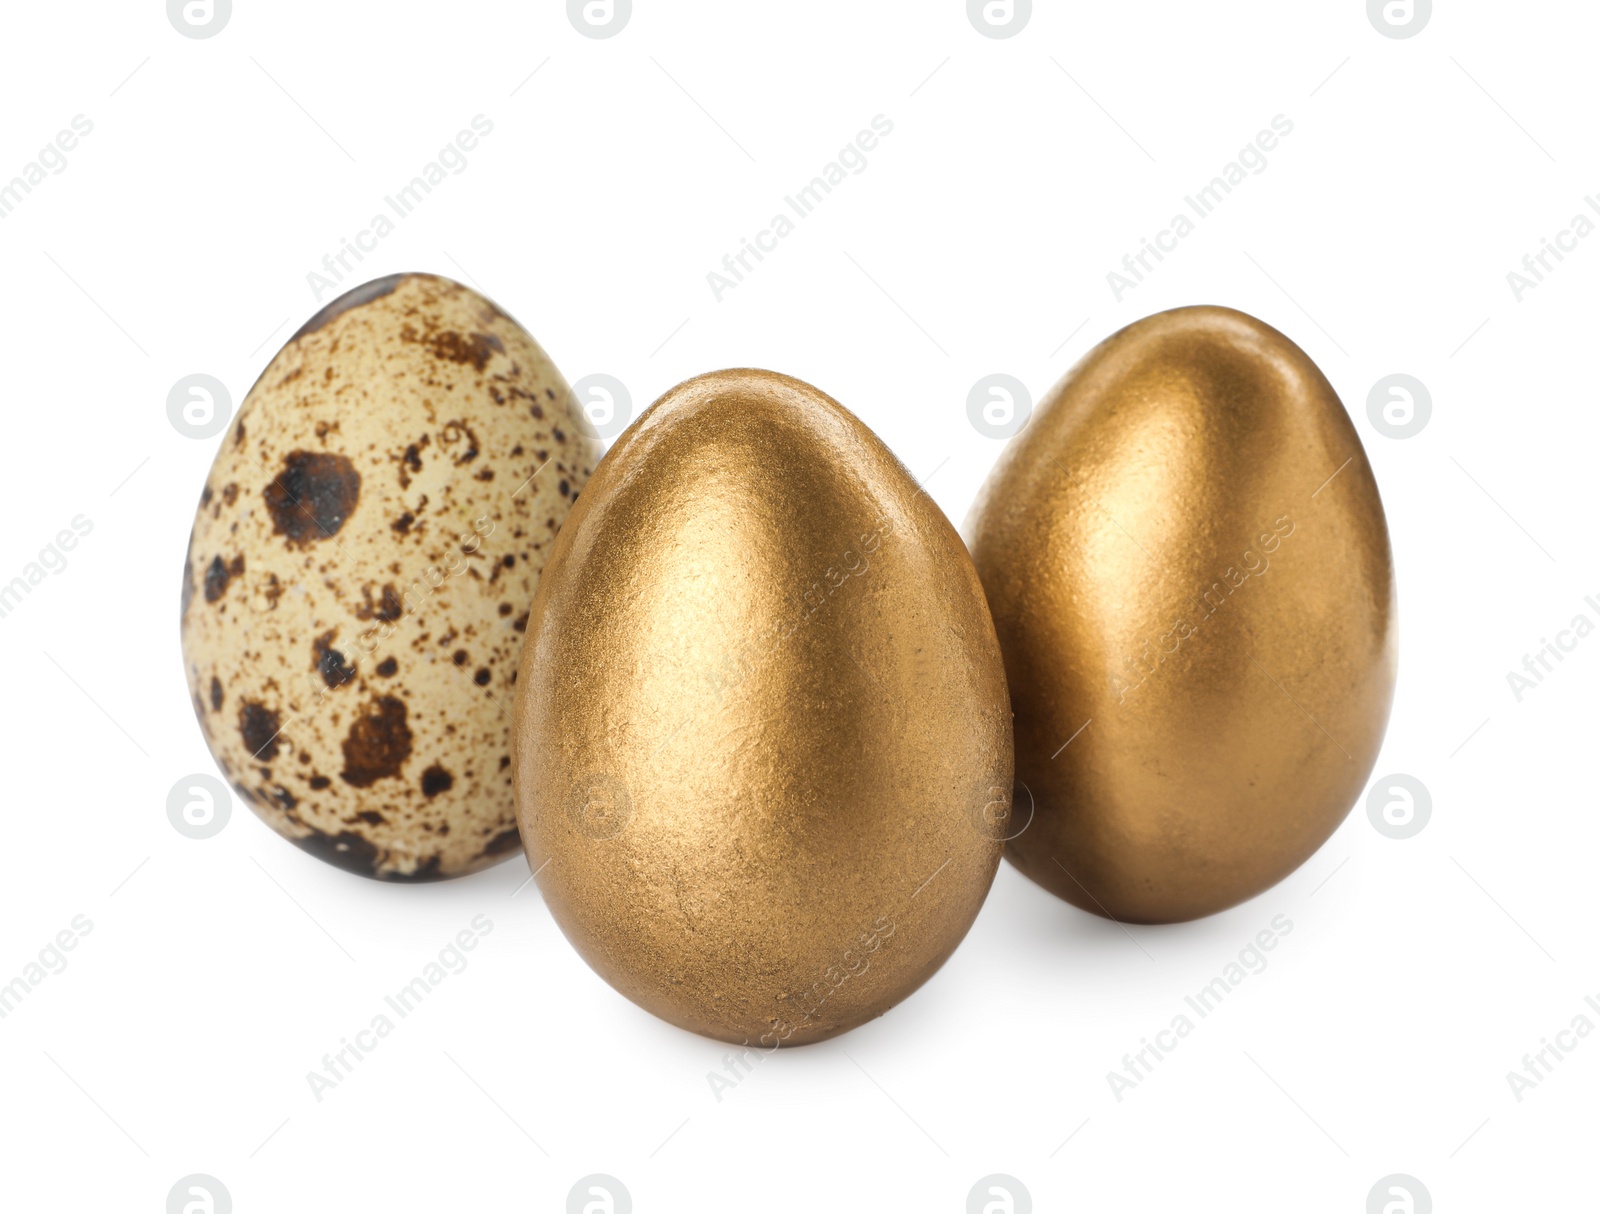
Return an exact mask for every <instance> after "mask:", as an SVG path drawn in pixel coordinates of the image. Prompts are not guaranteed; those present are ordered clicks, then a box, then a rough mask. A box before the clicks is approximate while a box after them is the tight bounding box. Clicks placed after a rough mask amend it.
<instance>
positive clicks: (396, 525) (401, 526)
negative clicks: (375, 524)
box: [389, 510, 417, 535]
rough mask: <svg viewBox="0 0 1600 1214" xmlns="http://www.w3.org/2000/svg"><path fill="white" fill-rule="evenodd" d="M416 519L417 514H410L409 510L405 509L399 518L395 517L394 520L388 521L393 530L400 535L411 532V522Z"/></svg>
mask: <svg viewBox="0 0 1600 1214" xmlns="http://www.w3.org/2000/svg"><path fill="white" fill-rule="evenodd" d="M416 521H417V516H416V515H414V514H412V513H411V511H409V510H407V511H406V512H405V513H404V514H402V515H401V516H400V517H399V518H397V519H395V521H394V522H392V523H390V524H389V526H390V527H391V528H392V529H393V530H395V531H397V532H399V533H400V534H401V535H408V534H410V532H411V524H412V523H414V522H416Z"/></svg>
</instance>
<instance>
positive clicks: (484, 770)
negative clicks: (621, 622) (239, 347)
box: [181, 274, 597, 881]
mask: <svg viewBox="0 0 1600 1214" xmlns="http://www.w3.org/2000/svg"><path fill="white" fill-rule="evenodd" d="M596 458H597V451H596V450H595V448H594V444H593V443H592V440H591V439H590V438H588V437H586V431H585V430H584V429H583V428H582V426H581V424H574V419H573V417H572V416H571V415H570V414H569V391H568V388H567V384H566V381H565V380H563V379H562V377H561V374H560V372H559V371H557V370H556V368H555V366H554V365H553V364H552V363H551V362H550V360H549V358H547V357H546V356H545V353H544V351H543V350H541V349H540V348H539V346H538V344H537V343H536V342H535V341H534V340H533V338H532V337H530V336H529V335H528V334H527V333H526V332H525V331H524V330H523V329H522V327H521V326H520V325H518V324H517V322H516V321H514V320H513V319H511V317H509V316H507V315H506V314H505V313H504V312H502V311H501V310H500V309H499V308H497V307H496V306H495V305H494V304H493V303H491V302H490V301H489V300H487V299H485V298H484V297H483V296H481V295H479V294H477V293H476V292H475V291H472V290H469V289H468V288H466V287H464V286H462V285H460V284H459V283H455V282H451V281H450V280H448V279H444V278H439V277H435V276H433V275H429V274H399V275H394V276H392V277H389V278H383V279H378V280H376V281H373V282H369V283H367V284H365V285H364V286H360V287H357V288H356V289H354V290H353V291H350V292H348V293H347V294H345V295H343V296H341V297H339V298H338V299H336V300H334V301H333V302H331V303H330V304H328V306H327V307H325V308H323V309H322V310H321V311H320V312H318V313H317V314H316V315H315V316H313V317H312V318H311V320H310V321H308V322H307V323H306V324H305V326H304V327H302V328H301V329H300V331H299V332H298V333H296V334H295V335H294V336H293V337H292V338H290V340H289V342H288V343H287V344H286V345H285V346H284V347H283V348H282V349H281V350H280V351H278V353H277V355H276V356H274V358H273V359H272V361H271V363H269V364H268V366H267V368H266V370H265V371H264V372H262V375H261V378H260V379H259V380H257V381H256V384H255V386H254V387H253V388H252V389H251V390H250V393H249V395H248V396H247V397H246V398H245V400H244V402H243V404H242V406H241V408H240V410H239V414H238V417H237V419H236V420H235V421H234V423H233V425H232V426H231V427H230V428H229V430H228V431H227V432H226V433H225V434H224V435H223V439H222V446H221V449H220V450H219V451H218V453H217V456H216V460H215V462H214V463H213V465H212V468H211V472H210V475H209V476H208V477H207V478H206V483H205V488H204V489H203V490H202V492H201V494H200V504H199V508H198V511H197V513H196V515H195V520H194V527H193V530H192V532H191V534H190V537H189V549H188V555H187V556H186V558H185V560H184V568H183V597H182V613H181V621H182V641H183V658H184V670H185V674H186V676H187V679H188V683H189V690H190V694H191V696H192V698H193V702H194V710H195V715H196V717H197V718H198V719H199V722H200V728H201V731H202V732H203V733H204V735H205V738H206V742H207V744H208V745H209V746H210V748H211V752H212V754H213V756H214V757H215V758H216V761H217V765H218V766H219V767H220V768H221V769H222V772H223V774H224V775H225V776H226V777H227V778H228V779H229V780H230V781H231V782H232V784H233V786H234V788H235V789H237V791H238V793H239V795H240V796H241V797H243V798H244V800H245V801H246V802H247V803H248V804H249V805H250V807H251V808H252V809H253V810H254V811H255V812H256V813H257V814H258V815H259V816H260V817H261V818H262V819H263V820H265V821H266V822H267V823H268V824H269V825H270V826H271V827H272V828H273V829H274V830H276V831H277V832H278V833H279V834H282V835H284V836H285V837H286V838H288V839H290V840H292V841H293V842H294V843H296V844H298V845H299V846H300V847H302V848H304V849H305V850H306V851H308V852H311V853H312V854H313V855H316V856H319V857H321V858H322V859H324V860H326V861H328V862H330V863H332V864H336V865H338V866H339V867H341V868H345V869H348V870H350V871H352V872H357V873H361V874H363V875H366V876H371V877H379V878H383V879H386V880H395V881H422V880H430V879H435V878H441V877H450V876H456V875H459V874H462V873H469V872H472V871H474V870H476V869H479V868H482V867H484V866H486V865H489V864H492V863H494V862H496V861H497V860H500V859H502V858H504V857H505V856H508V855H512V854H516V853H518V852H519V851H520V847H519V838H518V833H517V824H516V814H515V806H514V801H513V795H512V787H511V770H510V766H511V758H510V720H511V717H510V711H511V703H512V693H513V689H514V686H513V685H514V682H515V678H516V669H517V659H518V655H519V653H520V651H521V645H522V637H523V632H524V629H525V627H526V624H527V618H528V609H529V606H530V604H531V603H532V599H533V590H534V586H535V584H536V583H537V581H538V579H539V575H540V571H541V570H542V569H543V568H544V565H545V561H546V559H547V557H548V556H549V553H550V549H551V545H552V543H553V541H554V537H555V534H556V530H557V528H558V527H559V526H560V525H561V522H562V520H563V519H564V518H565V517H566V515H567V512H568V510H569V509H570V508H571V506H572V503H573V502H574V501H575V500H576V498H577V496H578V491H579V490H580V489H582V488H583V485H584V482H585V481H586V480H587V478H588V475H589V472H590V470H591V468H592V466H593V463H594V460H595V459H596Z"/></svg>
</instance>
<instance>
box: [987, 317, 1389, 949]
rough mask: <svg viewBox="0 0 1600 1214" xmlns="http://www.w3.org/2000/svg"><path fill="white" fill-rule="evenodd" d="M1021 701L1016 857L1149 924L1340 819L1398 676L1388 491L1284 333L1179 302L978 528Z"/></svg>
mask: <svg viewBox="0 0 1600 1214" xmlns="http://www.w3.org/2000/svg"><path fill="white" fill-rule="evenodd" d="M968 533H969V535H970V536H971V537H972V554H973V559H974V561H975V562H976V564H977V567H978V572H979V575H980V576H981V577H982V579H983V584H984V588H985V590H986V591H987V593H988V597H989V605H990V608H991V610H992V611H993V613H994V621H995V628H996V631H997V632H998V634H999V637H1000V648H1001V651H1002V652H1003V653H1004V655H1005V665H1006V674H1007V678H1008V680H1009V683H1010V687H1011V697H1012V705H1013V707H1014V709H1015V711H1016V747H1017V751H1016V761H1017V794H1016V796H1017V800H1018V804H1019V810H1018V813H1019V814H1023V813H1024V812H1025V810H1026V806H1027V804H1028V802H1029V800H1030V799H1031V802H1032V803H1033V805H1034V807H1035V814H1034V819H1033V821H1032V823H1031V824H1030V825H1028V827H1027V829H1025V830H1024V831H1022V833H1021V834H1020V835H1018V836H1017V837H1016V838H1015V839H1013V840H1011V841H1010V842H1009V843H1008V844H1007V855H1008V856H1009V857H1010V858H1011V860H1012V862H1013V863H1014V864H1016V866H1017V867H1018V868H1020V869H1021V870H1022V871H1023V872H1024V873H1026V874H1027V875H1028V876H1029V877H1031V878H1032V879H1033V880H1035V881H1037V882H1038V883H1039V884H1040V885H1043V886H1044V887H1045V888H1046V889H1049V890H1051V891H1053V892H1054V893H1056V894H1058V895H1060V896H1061V897H1062V898H1065V899H1066V900H1067V901H1068V902H1071V903H1073V904H1074V905H1076V906H1080V907H1083V908H1084V909H1085V910H1090V911H1095V912H1098V913H1100V914H1102V915H1107V916H1109V917H1111V918H1114V919H1118V920H1124V921H1129V922H1138V923H1161V922H1172V921H1176V920H1183V919H1192V918H1195V917H1197V916H1200V915H1206V914H1210V913H1212V912H1214V911H1219V910H1222V909H1224V908H1226V907H1229V906H1232V905H1234V904H1235V903H1237V902H1240V901H1242V900H1244V899H1245V898H1249V897H1251V896H1252V895H1254V894H1257V893H1260V892H1261V891H1262V890H1264V889H1267V888H1268V887H1269V886H1271V885H1273V884H1274V883H1275V882H1277V881H1280V880H1282V879H1283V877H1285V876H1286V875H1288V874H1289V873H1291V872H1293V871H1294V870H1295V868H1296V867H1298V866H1299V865H1300V864H1301V863H1303V862H1304V861H1305V860H1306V858H1307V857H1308V856H1310V855H1311V854H1312V853H1313V852H1314V851H1316V850H1317V848H1318V847H1320V846H1321V845H1322V843H1323V842H1324V841H1325V840H1326V839H1327V838H1328V836H1329V835H1330V834H1332V833H1333V831H1334V829H1335V828H1336V827H1337V826H1338V825H1339V823H1340V822H1341V821H1342V820H1343V819H1344V816H1345V814H1346V812H1348V810H1349V807H1350V805H1351V803H1352V802H1353V801H1354V800H1355V798H1356V797H1357V796H1358V795H1359V793H1360V790H1361V789H1362V787H1363V786H1364V785H1365V783H1366V779H1367V776H1368V774H1369V773H1370V771H1371V769H1372V764H1373V761H1374V759H1375V758H1376V757H1377V753H1378V747H1379V745H1380V744H1381V742H1382V740H1383V732H1384V727H1385V725H1386V723H1387V721H1388V716H1389V704H1390V699H1391V696H1392V693H1393V689H1394V678H1395V647H1396V637H1395V586H1394V570H1393V565H1392V562H1391V558H1390V551H1389V534H1388V528H1387V526H1386V524H1385V522H1384V515H1383V505H1382V503H1381V502H1380V501H1379V499H1378V487H1377V484H1376V483H1375V481H1374V480H1373V476H1372V469H1371V468H1370V467H1369V466H1368V464H1367V457H1366V454H1365V452H1363V450H1362V448H1361V441H1360V439H1359V438H1358V437H1357V436H1356V432H1355V429H1354V427H1353V426H1352V425H1351V423H1350V419H1349V417H1348V416H1347V414H1346V413H1345V410H1344V407H1343V406H1342V405H1341V404H1340V403H1339V398H1338V396H1337V395H1335V393H1334V390H1333V388H1332V387H1331V386H1330V385H1329V383H1328V381H1327V379H1326V378H1324V376H1323V375H1322V373H1321V372H1320V371H1319V370H1318V369H1317V367H1316V365H1315V364H1314V363H1312V361H1311V360H1310V359H1309V358H1308V357H1307V356H1306V354H1305V353H1304V352H1303V351H1302V350H1301V349H1300V348H1299V347H1298V346H1296V345H1295V344H1294V343H1293V342H1291V341H1290V340H1289V339H1288V338H1286V337H1285V336H1283V334H1281V333H1279V332H1277V331H1276V330H1275V329H1272V328H1271V327H1269V326H1268V325H1265V324H1263V323H1262V322H1260V321H1259V320H1256V319H1254V318H1252V317H1250V316H1246V315H1244V314H1243V313H1240V312H1235V311H1231V310H1229V309H1226V308H1214V307H1195V308H1179V309H1176V310H1174V311H1171V312H1163V313H1161V314H1160V315H1157V316H1152V317H1149V318H1147V319H1145V320H1141V321H1139V322H1138V323H1136V324H1133V325H1130V326H1128V327H1127V328H1126V329H1123V330H1122V331H1121V332H1120V333H1117V334H1115V335H1114V336H1112V337H1111V338H1109V339H1107V340H1106V341H1104V342H1102V343H1101V344H1100V345H1099V346H1097V347H1096V348H1095V349H1094V350H1092V351H1091V352H1090V353H1089V354H1088V355H1087V356H1086V357H1085V358H1084V359H1083V360H1082V361H1081V362H1080V363H1079V364H1078V365H1077V366H1076V367H1074V368H1073V369H1072V370H1071V371H1069V372H1068V373H1067V375H1066V377H1065V378H1064V379H1062V381H1061V382H1060V383H1059V384H1057V385H1056V387H1055V388H1054V389H1053V390H1052V391H1051V392H1050V394H1049V395H1048V397H1046V398H1045V400H1044V401H1042V402H1041V404H1040V407H1039V408H1038V410H1037V412H1036V413H1035V415H1034V417H1033V418H1032V420H1031V422H1030V423H1029V425H1028V427H1027V428H1026V429H1025V430H1024V431H1022V433H1021V434H1019V435H1018V436H1017V437H1016V438H1015V439H1013V440H1012V442H1011V443H1010V445H1009V446H1008V448H1007V449H1006V451H1005V452H1004V454H1003V455H1002V457H1001V459H1000V461H999V463H998V465H997V466H996V468H995V470H994V472H993V473H992V474H991V476H990V477H989V480H988V482H987V484H986V485H985V487H984V489H983V492H982V494H981V495H980V497H979V500H978V502H977V503H976V504H975V505H974V507H973V512H972V515H971V517H970V518H969V521H968Z"/></svg>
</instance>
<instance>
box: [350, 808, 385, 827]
mask: <svg viewBox="0 0 1600 1214" xmlns="http://www.w3.org/2000/svg"><path fill="white" fill-rule="evenodd" d="M356 817H357V818H359V819H360V820H361V821H363V822H365V823H366V824H367V825H368V826H382V825H383V824H384V823H385V822H387V821H388V820H389V819H388V818H385V817H384V816H383V815H382V814H380V813H379V812H378V811H377V810H375V809H363V810H362V811H361V812H360V813H358V814H357V815H356Z"/></svg>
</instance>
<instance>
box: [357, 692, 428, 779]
mask: <svg viewBox="0 0 1600 1214" xmlns="http://www.w3.org/2000/svg"><path fill="white" fill-rule="evenodd" d="M340 745H341V747H342V749H343V750H344V770H343V771H341V772H340V773H339V778H340V779H341V780H343V781H344V782H345V783H346V784H350V785H353V786H354V787H356V788H369V787H371V786H372V785H373V784H376V783H377V782H378V781H379V780H382V779H385V778H386V777H388V776H397V775H399V774H400V768H401V766H402V765H403V764H404V763H405V761H406V760H407V759H408V758H410V757H411V727H410V726H409V725H407V724H406V705H405V701H404V700H397V699H395V698H394V696H378V697H376V698H375V699H373V700H370V701H369V702H368V703H367V704H365V705H363V707H362V709H361V713H360V715H358V716H357V717H356V719H355V720H354V721H352V722H351V724H350V732H349V733H348V734H347V735H346V736H345V739H344V741H343V742H342V743H341V744H340Z"/></svg>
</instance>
